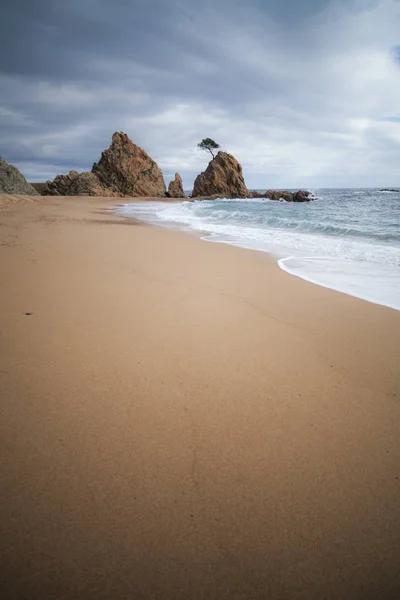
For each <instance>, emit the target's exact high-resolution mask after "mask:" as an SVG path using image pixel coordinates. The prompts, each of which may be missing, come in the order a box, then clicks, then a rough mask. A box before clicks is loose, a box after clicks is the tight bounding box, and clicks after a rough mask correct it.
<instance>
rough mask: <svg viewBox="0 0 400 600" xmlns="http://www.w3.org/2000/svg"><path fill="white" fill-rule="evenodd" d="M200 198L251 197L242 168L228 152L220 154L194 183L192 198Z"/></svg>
mask: <svg viewBox="0 0 400 600" xmlns="http://www.w3.org/2000/svg"><path fill="white" fill-rule="evenodd" d="M199 196H224V197H226V198H248V197H249V190H248V189H247V187H246V184H245V182H244V179H243V174H242V167H241V165H240V164H239V163H238V161H237V160H236V158H235V157H234V156H232V155H231V154H228V153H227V152H218V154H217V156H216V157H215V158H214V159H213V160H212V161H210V163H209V165H208V167H207V169H206V170H205V171H204V172H203V173H200V175H198V176H197V177H196V181H195V182H194V187H193V193H192V198H198V197H199Z"/></svg>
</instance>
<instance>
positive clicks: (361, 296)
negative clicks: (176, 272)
mask: <svg viewBox="0 0 400 600" xmlns="http://www.w3.org/2000/svg"><path fill="white" fill-rule="evenodd" d="M183 201H184V200H183ZM186 201H187V200H186ZM146 202H147V200H144V201H142V200H141V199H138V200H137V201H135V202H133V203H131V202H126V203H124V204H119V205H117V206H110V210H111V211H112V212H113V213H114V214H116V215H117V216H119V217H125V218H127V219H130V218H132V219H138V220H139V221H141V222H143V223H144V224H146V225H150V226H155V227H161V228H164V229H168V230H172V231H178V232H183V233H188V234H190V235H194V236H195V237H197V238H199V239H201V240H202V241H206V242H212V243H217V244H226V245H230V246H233V247H236V248H241V249H246V250H251V251H254V252H263V253H264V254H267V255H268V256H269V257H270V258H272V260H274V261H275V264H276V265H277V267H278V268H279V269H280V270H282V271H284V272H285V273H287V274H289V275H291V276H293V277H296V278H298V279H301V280H303V281H306V282H307V283H310V284H313V285H317V286H320V287H323V288H325V289H328V290H332V291H334V292H338V293H341V294H345V295H347V296H350V297H352V298H357V299H358V300H363V301H364V302H369V303H371V304H375V305H376V306H384V307H385V308H390V309H392V310H395V311H400V304H394V303H393V300H392V299H390V300H389V299H388V298H379V292H378V297H377V295H376V289H375V290H369V289H368V290H367V289H362V288H361V290H357V291H356V290H354V289H350V288H349V285H347V286H346V285H345V284H343V283H342V282H339V283H338V282H337V281H335V280H333V281H328V282H327V281H324V280H323V279H322V278H321V277H320V278H319V279H318V277H315V276H312V274H308V273H303V272H296V271H295V270H293V269H291V268H290V267H288V266H287V265H286V264H285V263H286V262H287V261H289V262H290V261H292V260H294V261H302V262H303V263H304V262H306V263H307V262H308V261H309V260H310V258H311V257H309V256H307V255H305V256H302V255H296V254H292V253H291V252H290V249H289V248H288V249H287V251H286V252H284V251H283V248H282V249H281V250H279V249H275V250H274V249H272V248H263V247H257V245H256V244H255V243H254V242H251V240H246V239H244V240H243V239H240V238H236V239H235V238H234V235H232V236H229V235H226V236H224V234H218V233H212V232H210V231H207V229H194V228H192V227H191V225H190V224H188V223H186V222H179V220H176V221H173V220H170V221H169V220H168V219H166V220H162V219H156V220H155V219H154V216H153V218H151V217H149V216H147V217H144V218H143V217H141V215H140V213H139V214H138V215H136V216H130V215H124V214H121V213H120V212H119V211H118V210H117V211H113V209H114V208H117V209H118V208H119V207H122V208H124V207H127V206H129V204H143V205H145V204H146ZM153 202H154V203H157V202H159V199H158V198H155V199H153ZM177 202H179V200H178V201H175V200H174V199H169V202H168V204H176V203H177ZM224 237H225V238H226V239H224ZM312 259H313V260H319V261H325V262H327V263H328V264H329V262H330V261H332V262H333V263H335V261H336V262H337V258H336V259H335V258H331V257H328V256H325V257H324V256H318V257H312ZM360 268H361V265H360ZM370 276H371V275H370ZM375 287H376V286H375ZM378 287H379V286H378ZM392 297H395V294H394V293H393V292H392V293H391V298H392Z"/></svg>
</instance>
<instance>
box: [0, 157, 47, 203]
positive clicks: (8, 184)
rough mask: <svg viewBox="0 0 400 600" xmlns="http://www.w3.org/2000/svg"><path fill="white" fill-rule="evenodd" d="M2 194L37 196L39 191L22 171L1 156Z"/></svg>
mask: <svg viewBox="0 0 400 600" xmlns="http://www.w3.org/2000/svg"><path fill="white" fill-rule="evenodd" d="M0 194H29V195H30V196H37V195H38V192H37V191H36V190H35V188H34V187H33V186H31V185H30V184H29V183H28V182H27V181H26V179H25V177H24V176H23V175H22V173H21V171H19V170H18V169H17V167H14V165H10V164H9V163H7V162H6V161H5V160H3V159H2V158H1V156H0Z"/></svg>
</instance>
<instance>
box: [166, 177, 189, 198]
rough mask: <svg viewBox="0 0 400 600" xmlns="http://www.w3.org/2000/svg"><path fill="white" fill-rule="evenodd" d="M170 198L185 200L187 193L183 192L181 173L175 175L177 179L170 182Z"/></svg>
mask: <svg viewBox="0 0 400 600" xmlns="http://www.w3.org/2000/svg"><path fill="white" fill-rule="evenodd" d="M168 196H169V197H170V198H184V197H185V192H184V191H183V183H182V177H181V176H180V175H179V173H175V179H173V180H172V181H170V183H169V186H168Z"/></svg>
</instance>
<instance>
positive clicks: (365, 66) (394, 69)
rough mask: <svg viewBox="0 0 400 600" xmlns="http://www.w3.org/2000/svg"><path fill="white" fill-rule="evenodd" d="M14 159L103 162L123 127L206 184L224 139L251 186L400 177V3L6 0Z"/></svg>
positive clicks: (168, 165) (0, 86) (2, 77)
mask: <svg viewBox="0 0 400 600" xmlns="http://www.w3.org/2000/svg"><path fill="white" fill-rule="evenodd" d="M0 56H1V59H0V60H1V62H0V155H1V156H2V157H3V158H4V159H5V160H7V161H8V162H10V163H12V164H15V165H16V166H17V167H18V168H19V169H20V170H21V171H22V172H23V173H24V175H25V176H26V178H27V179H28V181H45V180H46V179H53V178H54V176H55V175H56V174H58V173H67V172H68V171H69V170H71V169H75V170H78V171H85V170H90V169H91V167H92V164H93V162H95V161H98V160H99V158H100V154H101V151H102V150H104V149H105V148H107V147H108V146H109V144H110V142H111V136H112V134H113V133H114V131H124V132H125V133H127V134H128V135H129V137H130V138H131V139H132V141H133V142H134V143H135V144H137V145H139V146H141V147H142V148H143V149H144V150H146V151H147V152H148V153H149V154H150V156H151V157H152V158H153V159H154V160H155V161H156V162H157V163H158V165H159V166H160V167H161V168H162V170H163V173H164V177H165V180H166V183H167V185H168V181H169V180H170V179H171V178H173V176H174V174H175V172H179V173H180V174H181V175H182V178H183V182H184V187H185V189H191V187H192V185H193V180H194V178H195V177H196V175H197V174H198V173H199V172H201V171H203V170H204V169H205V168H206V166H207V163H208V155H207V154H206V153H204V152H202V151H201V150H199V149H198V148H197V144H198V142H200V141H201V139H202V138H204V137H211V138H213V139H214V140H215V141H216V142H218V143H219V144H220V145H221V148H222V149H223V150H224V151H227V152H230V153H231V154H233V155H234V156H235V157H236V158H237V159H238V160H239V162H240V163H241V164H242V166H243V172H244V176H245V180H246V184H247V186H248V187H249V188H251V189H258V188H260V189H263V188H264V189H265V188H281V187H283V188H285V187H286V188H299V187H305V188H309V189H313V188H318V187H374V186H377V187H380V186H382V187H389V186H393V187H394V186H399V185H400V0H302V1H300V0H218V1H216V0H201V2H200V1H199V0H113V1H112V2H111V1H110V0H68V1H65V2H62V1H61V0H35V1H34V2H33V1H32V0H6V1H5V2H3V3H2V6H1V8H0Z"/></svg>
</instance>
